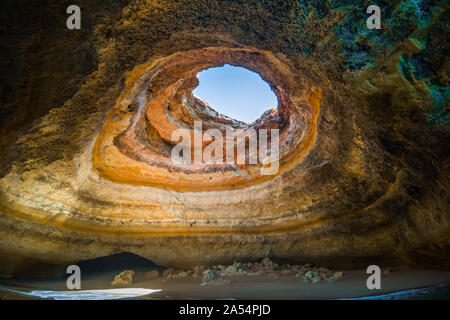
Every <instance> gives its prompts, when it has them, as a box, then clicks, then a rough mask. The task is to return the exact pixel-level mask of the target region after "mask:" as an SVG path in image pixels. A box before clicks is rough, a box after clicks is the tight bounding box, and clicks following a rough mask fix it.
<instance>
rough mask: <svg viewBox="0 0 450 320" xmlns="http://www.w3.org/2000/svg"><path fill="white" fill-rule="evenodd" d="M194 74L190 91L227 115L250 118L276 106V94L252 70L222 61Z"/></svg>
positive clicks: (256, 117)
mask: <svg viewBox="0 0 450 320" xmlns="http://www.w3.org/2000/svg"><path fill="white" fill-rule="evenodd" d="M198 77H199V79H200V84H199V85H198V86H197V88H195V89H194V91H193V93H194V95H195V96H197V97H198V98H200V99H202V100H203V101H206V102H208V104H209V105H210V106H211V107H212V108H214V110H216V111H217V112H220V113H222V114H224V115H227V116H229V117H231V118H234V119H237V120H241V121H245V122H252V121H254V120H256V119H258V118H259V117H260V116H261V115H262V114H263V113H264V112H265V111H266V110H268V109H273V108H276V107H277V104H278V101H277V97H276V96H275V94H274V93H273V91H272V90H271V89H270V86H269V84H268V83H267V82H265V81H264V80H263V79H262V78H261V76H260V75H259V74H257V73H256V72H253V71H250V70H248V69H245V68H242V67H235V66H231V65H229V64H226V65H225V66H223V67H215V68H209V69H207V70H203V71H201V72H199V73H198Z"/></svg>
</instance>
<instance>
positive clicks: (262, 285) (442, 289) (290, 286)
mask: <svg viewBox="0 0 450 320" xmlns="http://www.w3.org/2000/svg"><path fill="white" fill-rule="evenodd" d="M391 270H392V271H391V273H389V274H383V275H382V280H381V289H380V290H369V289H367V287H366V279H367V277H368V275H367V274H366V273H365V271H364V270H347V271H345V270H344V276H343V277H342V279H339V280H338V281H336V282H334V283H325V282H324V283H315V284H313V283H301V282H299V280H298V278H296V277H295V276H280V277H279V278H278V279H271V278H269V277H267V276H248V275H243V276H223V277H221V278H223V279H225V280H230V281H231V283H229V284H222V285H214V284H207V285H204V286H201V285H200V284H201V282H202V280H201V279H199V278H193V277H191V276H190V277H187V278H182V279H171V280H167V281H163V280H162V278H161V277H159V278H156V279H146V278H145V276H144V273H145V272H146V271H149V269H148V268H147V269H135V270H134V271H135V277H134V281H133V284H132V285H131V287H132V288H148V289H161V291H160V292H155V293H152V294H150V295H147V296H142V297H139V298H136V299H144V300H153V299H155V300H160V299H163V300H164V299H188V300H189V299H193V300H196V299H342V298H361V297H367V296H374V295H385V294H389V293H395V292H397V293H399V294H396V295H389V296H381V297H380V298H384V299H399V298H400V299H430V298H432V299H449V297H450V271H433V270H412V269H409V268H407V267H396V268H392V269H391ZM115 274H117V273H116V272H104V273H99V274H94V275H89V276H86V277H84V278H83V277H82V289H83V290H91V289H110V288H111V287H110V282H111V280H112V279H113V277H114V275H115ZM0 286H1V287H3V289H0V298H1V299H33V298H32V297H27V296H25V295H21V294H17V293H12V292H8V291H7V290H5V289H4V288H11V289H15V290H19V291H25V292H29V291H31V290H61V291H64V290H67V288H66V282H65V278H63V277H56V278H45V279H34V280H33V279H30V280H18V279H9V280H2V281H0ZM418 288H427V289H426V290H418V291H407V292H405V291H406V290H411V289H418Z"/></svg>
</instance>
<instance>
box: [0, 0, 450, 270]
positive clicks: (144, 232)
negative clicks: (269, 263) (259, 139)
mask: <svg viewBox="0 0 450 320" xmlns="http://www.w3.org/2000/svg"><path fill="white" fill-rule="evenodd" d="M70 4H71V3H69V2H67V1H35V2H33V3H29V2H27V1H2V4H1V7H2V10H1V16H0V21H1V34H0V37H1V38H0V39H1V52H2V54H1V56H0V59H1V60H0V61H1V70H2V77H1V102H2V105H1V107H0V123H1V131H0V134H1V136H0V148H1V153H0V162H1V170H0V199H1V200H0V257H1V258H0V270H1V272H2V275H11V274H14V273H19V272H23V271H24V270H26V269H27V268H29V267H30V266H31V265H32V264H33V263H34V262H45V263H52V264H69V263H73V262H76V261H79V260H84V259H91V258H95V257H100V256H106V255H110V254H114V253H119V252H125V251H126V252H132V253H135V254H138V255H141V256H143V257H145V258H148V259H150V260H152V261H154V262H156V263H158V264H162V265H165V266H173V267H190V266H195V265H198V264H204V265H211V264H219V263H222V264H227V263H230V262H232V261H234V260H238V261H256V260H259V259H261V258H262V257H264V256H266V255H270V256H271V257H273V258H274V259H280V260H284V261H288V262H292V263H306V262H308V263H314V264H320V265H324V266H328V267H332V268H341V267H360V266H367V265H368V264H376V263H390V264H396V263H399V264H400V263H402V264H405V263H406V264H409V265H412V266H421V267H435V268H448V267H449V266H450V241H449V240H450V225H449V223H450V206H449V203H450V198H449V192H448V191H449V187H450V180H449V178H450V175H449V169H450V161H449V143H448V141H450V134H449V133H450V131H449V128H450V127H449V113H448V112H449V109H448V108H449V107H448V96H449V87H448V81H449V80H448V74H449V58H448V52H449V48H448V43H450V42H449V39H448V29H449V25H448V21H450V17H449V15H450V10H449V8H448V4H447V3H446V2H445V1H425V0H419V1H398V0H397V1H378V3H377V4H378V5H379V6H380V8H381V11H382V12H381V21H382V29H381V30H369V29H367V27H366V19H367V18H368V16H369V15H368V14H366V13H365V12H366V8H367V7H368V6H369V5H370V4H372V3H369V2H367V1H351V2H349V1H338V0H333V1H328V0H327V1H214V0H205V1H197V0H195V1H193V0H189V1H150V0H147V1H145V0H140V1H138V0H136V1H125V0H122V1H120V0H109V1H101V2H100V1H99V4H95V3H94V1H87V0H86V1H81V0H80V1H78V3H77V4H78V5H79V6H80V8H81V12H82V28H81V30H68V29H67V28H66V19H67V17H68V15H67V14H66V8H67V6H69V5H70ZM224 63H229V64H233V65H238V66H243V67H246V68H248V69H251V70H254V71H256V72H258V73H259V74H260V75H261V76H262V77H263V78H264V79H265V80H266V81H267V82H268V83H269V84H270V86H271V88H272V90H273V91H274V92H275V94H276V95H277V97H278V101H279V106H278V111H277V112H272V113H269V114H265V115H263V116H262V117H261V118H260V119H258V120H257V121H256V122H254V123H253V124H250V127H253V128H257V129H258V128H277V129H279V130H280V168H279V171H278V173H277V174H275V175H261V174H260V173H259V172H260V171H259V169H260V168H259V167H258V165H241V166H236V167H229V166H225V165H223V166H221V165H212V166H208V165H203V164H199V165H196V166H183V165H174V164H173V163H172V162H171V159H170V150H171V148H172V147H173V144H174V143H173V142H172V141H171V140H170V136H171V132H172V131H173V130H175V129H177V128H187V129H192V128H193V124H194V121H196V120H201V121H203V124H204V128H203V129H204V130H206V129H211V128H216V129H219V130H221V131H225V130H226V129H233V128H234V129H239V128H241V129H242V128H243V129H245V128H247V127H248V125H247V124H244V123H242V122H239V121H237V120H234V119H230V118H227V117H225V116H223V115H220V114H218V113H217V112H215V111H214V110H213V109H212V108H213V107H214V106H208V105H206V104H205V103H204V102H203V101H201V100H199V99H197V98H195V97H194V96H193V95H192V90H193V89H194V88H195V87H196V86H197V84H198V80H197V78H196V74H197V73H198V72H199V71H201V70H203V69H205V68H209V67H213V66H221V65H223V64H224ZM230 94H232V93H230ZM211 107H212V108H211Z"/></svg>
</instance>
